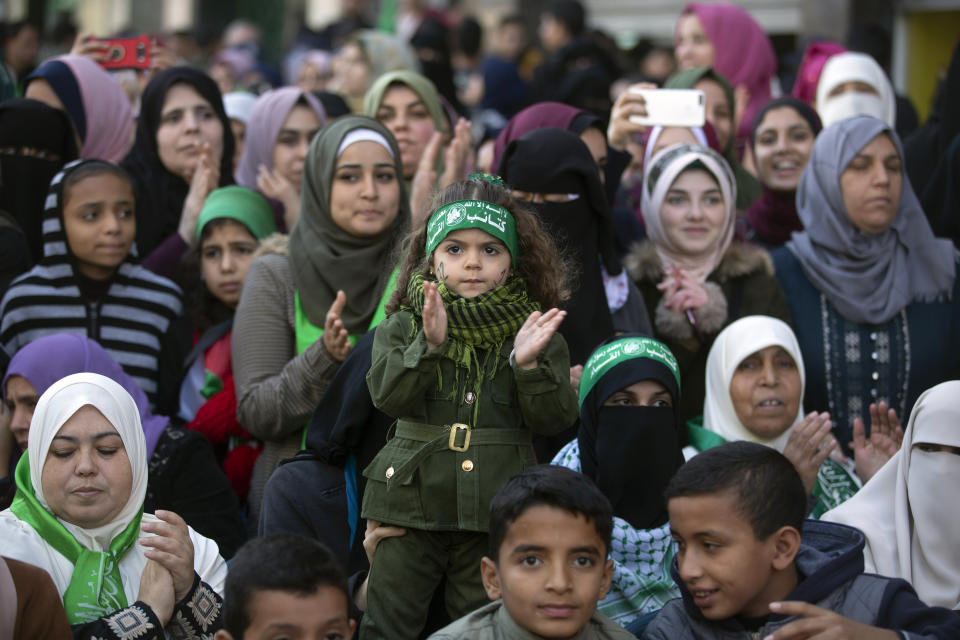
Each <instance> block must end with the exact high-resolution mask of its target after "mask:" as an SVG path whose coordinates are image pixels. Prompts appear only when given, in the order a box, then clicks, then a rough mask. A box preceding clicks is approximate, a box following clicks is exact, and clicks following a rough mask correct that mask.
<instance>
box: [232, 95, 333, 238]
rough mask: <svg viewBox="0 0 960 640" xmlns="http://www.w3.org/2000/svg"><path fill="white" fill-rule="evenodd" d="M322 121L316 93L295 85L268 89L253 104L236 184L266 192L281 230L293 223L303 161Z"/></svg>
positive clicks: (291, 226) (324, 120)
mask: <svg viewBox="0 0 960 640" xmlns="http://www.w3.org/2000/svg"><path fill="white" fill-rule="evenodd" d="M326 122H327V115H326V113H325V112H324V110H323V106H322V105H321V104H320V101H319V100H318V99H317V98H316V96H314V95H313V94H312V93H308V92H306V91H303V90H302V89H299V88H296V87H282V88H280V89H274V90H273V91H268V92H267V93H264V94H263V95H261V96H260V97H259V98H257V101H256V102H255V103H254V104H253V109H252V110H251V113H250V120H249V122H248V123H247V135H246V138H245V140H244V146H243V156H241V158H240V164H239V165H238V166H237V174H236V178H237V184H239V185H241V186H244V187H247V188H249V189H255V190H257V191H259V192H260V193H262V194H263V195H265V196H266V197H267V198H270V200H271V205H272V206H273V207H274V209H275V210H276V213H277V214H279V215H277V216H276V217H277V219H276V224H277V228H279V229H280V230H281V231H287V230H290V229H292V228H293V225H294V224H295V223H296V222H297V219H298V218H299V217H300V191H301V189H302V187H303V163H304V161H305V160H306V157H307V149H308V148H309V147H310V141H311V140H313V137H314V136H315V135H316V134H317V132H318V131H319V130H320V128H321V127H323V125H324V124H326Z"/></svg>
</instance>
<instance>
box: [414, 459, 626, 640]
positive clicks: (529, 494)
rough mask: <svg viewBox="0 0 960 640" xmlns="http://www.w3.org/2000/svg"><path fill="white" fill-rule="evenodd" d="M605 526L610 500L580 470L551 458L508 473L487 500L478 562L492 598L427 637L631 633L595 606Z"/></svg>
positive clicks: (588, 639)
mask: <svg viewBox="0 0 960 640" xmlns="http://www.w3.org/2000/svg"><path fill="white" fill-rule="evenodd" d="M612 527H613V509H612V508H611V506H610V502H609V501H608V500H607V498H606V496H604V495H603V494H602V493H600V490H599V489H597V487H596V486H595V485H594V484H593V482H591V480H590V479H589V478H587V477H586V476H584V475H582V474H580V473H577V472H575V471H571V470H569V469H565V468H563V467H555V466H550V465H537V466H534V467H529V468H527V469H526V470H524V471H523V473H521V474H519V475H517V476H514V477H513V478H511V479H510V480H508V481H507V482H506V483H505V484H504V485H503V487H501V488H500V491H498V492H497V494H496V496H494V498H493V501H492V502H491V503H490V538H489V540H490V550H489V556H487V557H484V558H483V560H482V561H481V565H480V572H481V575H482V578H483V586H484V588H485V589H486V591H487V595H488V596H489V597H490V599H491V600H494V602H491V603H490V604H488V605H486V606H483V607H481V608H480V609H477V610H476V611H474V612H473V613H471V614H469V615H467V616H464V617H463V618H461V619H460V620H457V621H456V622H454V623H453V624H451V625H448V626H447V627H445V628H443V629H441V630H440V631H437V632H436V633H435V634H433V635H432V636H430V640H447V639H451V640H452V639H454V638H457V639H460V638H471V640H507V639H513V638H571V639H572V638H576V639H577V640H620V639H624V640H626V639H632V638H633V637H634V636H633V635H632V634H630V633H629V632H627V631H626V630H624V629H623V628H621V627H619V626H617V624H616V623H614V622H613V621H612V620H610V619H609V618H607V617H606V616H603V615H601V614H599V613H597V612H596V608H597V602H598V601H599V600H601V599H603V597H604V596H605V595H606V593H607V589H608V588H609V587H610V578H611V575H612V572H613V562H612V561H611V560H609V559H607V553H608V551H609V548H610V536H611V530H612Z"/></svg>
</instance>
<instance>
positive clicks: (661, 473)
mask: <svg viewBox="0 0 960 640" xmlns="http://www.w3.org/2000/svg"><path fill="white" fill-rule="evenodd" d="M579 393H580V427H579V430H578V432H577V437H576V438H575V439H574V440H572V441H571V442H569V443H568V444H567V445H566V446H564V447H563V448H562V449H561V450H560V452H559V453H557V455H556V456H555V457H554V459H553V462H552V464H556V465H560V466H563V467H567V468H568V469H573V470H574V471H581V472H583V473H584V474H585V475H587V476H589V477H590V478H591V479H592V480H593V481H594V482H596V483H597V486H598V487H599V488H600V491H602V492H603V493H604V495H606V496H607V498H609V500H610V503H611V504H612V505H613V515H614V518H613V539H614V543H613V545H612V546H611V548H610V549H611V551H610V554H611V558H612V559H613V582H612V584H611V585H610V590H609V591H608V592H607V595H606V597H605V598H604V599H603V600H601V601H600V604H599V605H598V606H597V609H598V611H600V613H603V614H604V615H606V616H609V617H610V618H613V620H615V621H616V622H617V623H618V624H621V625H623V626H628V625H630V624H631V623H633V622H634V621H635V620H638V619H639V618H641V617H642V616H644V615H645V614H647V613H650V612H652V611H656V610H658V609H660V608H661V607H662V606H663V605H664V604H665V603H666V602H667V601H668V600H670V599H672V598H675V597H677V595H678V594H679V591H678V589H677V586H676V584H674V582H673V580H672V579H671V577H670V564H671V561H672V560H673V556H674V551H675V550H674V547H673V544H672V539H671V537H670V523H669V522H668V519H667V505H666V502H665V501H664V499H663V491H664V489H666V485H667V482H668V481H669V480H670V478H671V477H672V476H673V474H674V473H675V472H676V470H677V469H679V468H680V465H682V464H683V454H682V453H681V446H682V444H683V440H684V437H683V432H682V425H681V423H680V419H679V406H680V368H679V366H678V365H677V360H676V358H674V357H673V354H672V353H670V349H668V348H667V346H666V345H664V344H663V343H662V342H658V341H657V340H654V339H652V338H647V337H642V336H638V335H635V334H624V335H621V336H617V337H616V338H614V339H611V340H610V341H608V342H607V343H605V344H603V345H601V346H599V347H598V348H597V350H596V351H594V352H593V355H591V356H590V359H589V360H588V361H587V365H586V366H585V367H584V372H583V377H582V378H581V380H580V388H579Z"/></svg>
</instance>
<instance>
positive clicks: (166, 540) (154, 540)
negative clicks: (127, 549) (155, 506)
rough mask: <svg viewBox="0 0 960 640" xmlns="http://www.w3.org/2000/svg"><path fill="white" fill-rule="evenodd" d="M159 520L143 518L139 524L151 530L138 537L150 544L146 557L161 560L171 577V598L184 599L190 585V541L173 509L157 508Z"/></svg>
mask: <svg viewBox="0 0 960 640" xmlns="http://www.w3.org/2000/svg"><path fill="white" fill-rule="evenodd" d="M154 515H155V516H156V517H158V518H159V519H160V520H161V521H160V522H144V523H143V524H142V525H140V528H141V529H143V530H144V531H146V532H147V533H152V534H154V535H153V536H150V537H147V538H141V540H140V544H142V545H143V546H145V547H150V548H149V549H148V550H147V551H145V552H144V555H145V556H147V558H148V559H149V560H153V561H155V562H157V563H158V564H160V565H161V566H162V567H163V568H164V569H166V570H167V571H169V572H170V576H171V577H172V578H173V595H174V602H180V601H181V600H183V599H184V598H185V597H186V596H187V594H188V593H190V589H191V588H192V587H193V577H194V575H195V572H194V570H193V541H191V540H190V531H189V529H187V523H186V522H184V521H183V518H181V517H180V516H178V515H177V514H175V513H174V512H173V511H162V510H157V512H156V513H155V514H154Z"/></svg>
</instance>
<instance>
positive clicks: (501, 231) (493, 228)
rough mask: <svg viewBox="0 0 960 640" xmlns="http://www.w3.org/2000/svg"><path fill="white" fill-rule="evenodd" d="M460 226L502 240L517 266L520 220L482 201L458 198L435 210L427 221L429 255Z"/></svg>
mask: <svg viewBox="0 0 960 640" xmlns="http://www.w3.org/2000/svg"><path fill="white" fill-rule="evenodd" d="M458 229H480V230H481V231H485V232H486V233H489V234H490V235H491V236H493V237H494V238H496V239H497V240H500V241H501V242H502V243H503V244H505V245H506V247H507V250H508V251H510V258H511V259H512V264H513V267H514V268H516V266H517V253H518V250H519V245H518V243H517V221H516V220H514V219H513V214H512V213H510V212H509V211H508V210H507V209H505V208H503V207H501V206H500V205H497V204H493V203H492V202H485V201H483V200H457V201H456V202H451V203H449V204H445V205H443V206H442V207H440V208H439V209H437V210H436V211H434V212H433V215H432V216H430V221H429V222H428V223H427V256H428V257H429V256H430V254H431V253H433V250H434V249H436V248H437V245H438V244H440V242H441V241H442V240H443V239H444V238H446V237H447V235H448V234H449V233H450V232H451V231H456V230H458Z"/></svg>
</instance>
